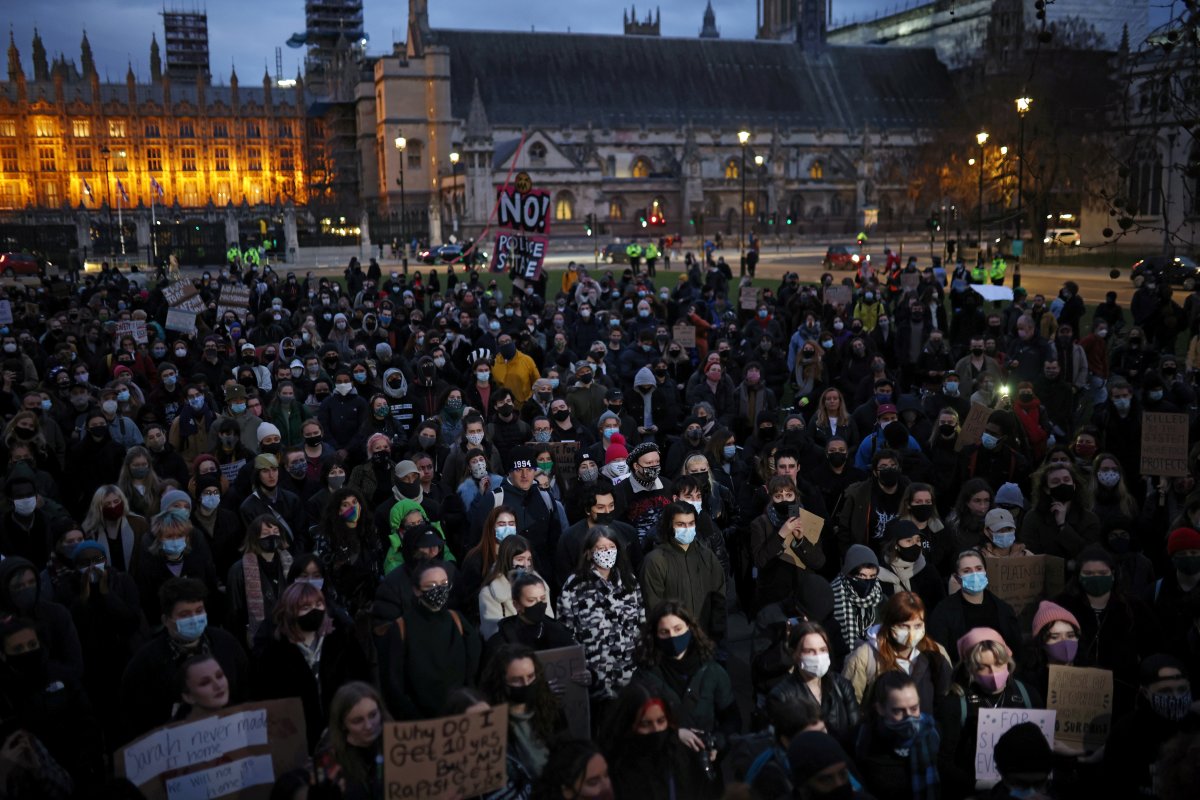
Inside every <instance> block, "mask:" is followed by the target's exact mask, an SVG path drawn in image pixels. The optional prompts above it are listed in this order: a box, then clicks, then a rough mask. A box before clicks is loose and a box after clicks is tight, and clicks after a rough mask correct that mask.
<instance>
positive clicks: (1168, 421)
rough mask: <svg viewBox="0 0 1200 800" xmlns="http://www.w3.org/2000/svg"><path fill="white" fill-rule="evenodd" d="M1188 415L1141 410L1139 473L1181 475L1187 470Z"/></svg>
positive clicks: (1161, 476)
mask: <svg viewBox="0 0 1200 800" xmlns="http://www.w3.org/2000/svg"><path fill="white" fill-rule="evenodd" d="M1187 454H1188V415H1187V414H1167V413H1162V412H1155V411H1144V412H1142V464H1141V473H1142V474H1143V475H1153V476H1155V477H1160V478H1183V477H1186V476H1187V474H1188V465H1187Z"/></svg>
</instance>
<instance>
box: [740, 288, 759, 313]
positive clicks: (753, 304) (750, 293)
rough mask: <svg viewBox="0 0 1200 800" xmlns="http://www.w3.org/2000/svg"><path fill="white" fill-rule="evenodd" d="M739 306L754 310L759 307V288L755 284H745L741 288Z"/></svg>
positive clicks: (745, 309) (744, 309)
mask: <svg viewBox="0 0 1200 800" xmlns="http://www.w3.org/2000/svg"><path fill="white" fill-rule="evenodd" d="M738 308H740V309H742V310H743V311H753V310H754V309H756V308H758V289H755V288H754V287H753V286H743V287H742V288H741V289H739V290H738Z"/></svg>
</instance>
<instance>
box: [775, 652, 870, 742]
mask: <svg viewBox="0 0 1200 800" xmlns="http://www.w3.org/2000/svg"><path fill="white" fill-rule="evenodd" d="M771 698H772V699H773V700H784V701H789V702H799V701H801V700H803V701H805V702H809V703H816V698H815V697H813V695H812V692H811V691H809V689H808V686H806V685H805V682H804V679H803V677H802V676H801V675H800V674H799V673H797V672H792V673H791V674H789V675H788V676H787V677H786V678H784V679H783V680H782V681H780V682H779V683H777V684H776V685H775V688H774V689H772V690H771ZM860 717H861V714H860V712H859V705H858V698H857V697H855V696H854V687H853V686H851V685H850V681H848V680H846V679H845V678H843V677H842V676H841V675H839V674H838V673H836V672H833V671H832V669H831V670H830V671H829V672H826V673H825V675H824V677H822V678H821V719H823V720H824V721H825V727H826V728H828V729H829V735H830V736H832V737H833V738H835V739H837V740H838V743H839V744H840V745H841V746H842V749H843V750H846V751H847V752H850V751H852V750H853V749H854V736H855V732H856V730H857V728H858V723H859V719H860Z"/></svg>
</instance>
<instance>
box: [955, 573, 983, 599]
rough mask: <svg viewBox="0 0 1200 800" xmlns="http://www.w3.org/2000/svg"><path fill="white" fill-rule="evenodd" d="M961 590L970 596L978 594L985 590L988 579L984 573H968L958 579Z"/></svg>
mask: <svg viewBox="0 0 1200 800" xmlns="http://www.w3.org/2000/svg"><path fill="white" fill-rule="evenodd" d="M959 581H961V583H962V586H963V589H965V590H966V591H968V592H970V593H971V594H979V593H980V592H982V591H983V590H984V589H986V588H987V585H988V578H987V573H986V572H969V573H967V574H966V575H963V576H962V577H961V578H959Z"/></svg>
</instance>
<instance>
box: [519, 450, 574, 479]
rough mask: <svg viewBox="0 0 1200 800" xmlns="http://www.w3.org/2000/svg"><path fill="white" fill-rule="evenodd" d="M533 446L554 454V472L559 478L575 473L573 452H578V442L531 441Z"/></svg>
mask: <svg viewBox="0 0 1200 800" xmlns="http://www.w3.org/2000/svg"><path fill="white" fill-rule="evenodd" d="M531 444H532V445H533V446H534V447H541V448H544V449H546V450H549V451H550V455H552V456H554V472H555V474H556V475H558V478H559V480H562V479H563V478H564V477H573V476H574V475H575V454H576V453H578V452H579V442H544V443H537V442H531Z"/></svg>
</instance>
